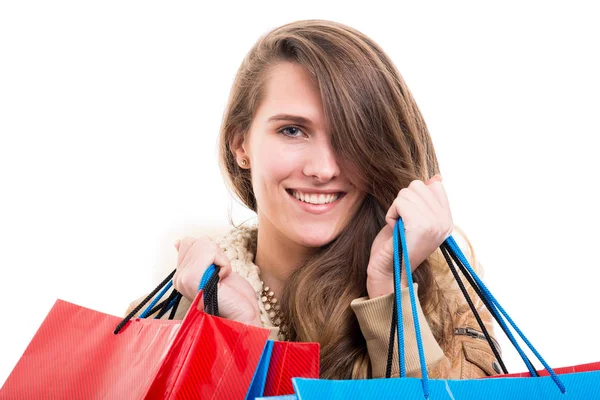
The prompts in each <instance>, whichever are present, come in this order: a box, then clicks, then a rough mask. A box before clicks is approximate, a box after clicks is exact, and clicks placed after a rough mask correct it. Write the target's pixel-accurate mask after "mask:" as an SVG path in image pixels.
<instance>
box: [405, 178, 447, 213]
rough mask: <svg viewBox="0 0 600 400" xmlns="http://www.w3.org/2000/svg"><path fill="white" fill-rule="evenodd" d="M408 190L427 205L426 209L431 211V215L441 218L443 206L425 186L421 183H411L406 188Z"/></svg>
mask: <svg viewBox="0 0 600 400" xmlns="http://www.w3.org/2000/svg"><path fill="white" fill-rule="evenodd" d="M408 188H409V189H411V190H412V191H414V192H415V193H416V194H417V195H418V196H419V197H420V198H421V200H422V201H423V202H424V203H425V204H427V207H429V209H430V210H431V213H432V214H433V215H436V216H441V215H440V214H441V213H442V211H443V210H442V207H443V205H442V204H441V203H440V202H439V200H438V199H437V196H436V195H435V194H434V192H433V191H432V190H431V189H430V187H429V186H427V185H426V184H425V183H423V181H418V180H415V181H412V182H411V183H410V185H409V186H408Z"/></svg>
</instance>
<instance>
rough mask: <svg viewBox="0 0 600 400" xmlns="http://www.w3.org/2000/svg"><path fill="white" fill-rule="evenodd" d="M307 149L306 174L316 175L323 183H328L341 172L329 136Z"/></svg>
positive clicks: (304, 171)
mask: <svg viewBox="0 0 600 400" xmlns="http://www.w3.org/2000/svg"><path fill="white" fill-rule="evenodd" d="M307 150H308V152H307V153H308V154H307V156H306V157H307V158H306V160H307V162H306V164H305V165H304V170H303V173H304V175H306V176H308V177H314V178H315V179H316V180H317V181H319V182H321V183H326V182H328V181H330V180H332V179H333V178H335V177H336V176H338V175H339V174H340V167H339V164H338V162H337V160H336V155H335V153H334V151H333V148H332V147H331V143H330V141H329V139H328V138H327V139H326V140H322V141H319V142H315V143H314V145H313V146H310V147H309V148H307Z"/></svg>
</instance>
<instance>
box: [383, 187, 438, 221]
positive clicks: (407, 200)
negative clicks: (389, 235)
mask: <svg viewBox="0 0 600 400" xmlns="http://www.w3.org/2000/svg"><path fill="white" fill-rule="evenodd" d="M410 214H413V215H420V216H421V218H425V219H427V220H430V219H431V218H432V215H431V214H432V213H431V211H430V210H429V208H428V207H427V206H426V205H424V204H423V202H422V200H421V198H420V197H419V196H418V195H417V194H416V193H414V192H412V191H411V190H409V189H406V190H404V189H403V190H401V191H400V194H399V195H398V197H397V198H396V200H394V203H392V206H391V207H390V209H389V210H388V212H387V215H386V217H385V220H386V222H387V223H388V225H390V226H391V227H392V228H394V226H395V225H396V222H397V221H398V218H400V217H401V216H402V217H403V219H404V217H406V216H408V215H410Z"/></svg>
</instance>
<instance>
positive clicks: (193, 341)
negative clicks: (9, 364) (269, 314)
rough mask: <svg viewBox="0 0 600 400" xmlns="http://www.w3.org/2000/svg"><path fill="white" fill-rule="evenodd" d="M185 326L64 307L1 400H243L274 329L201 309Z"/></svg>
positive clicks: (49, 320) (52, 316)
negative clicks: (121, 324) (126, 319)
mask: <svg viewBox="0 0 600 400" xmlns="http://www.w3.org/2000/svg"><path fill="white" fill-rule="evenodd" d="M201 296H202V292H199V293H198V296H197V297H196V298H195V299H194V301H193V303H192V305H191V306H190V308H189V311H188V313H187V314H186V316H185V318H184V319H183V320H182V321H172V320H161V319H133V320H131V321H130V322H129V323H127V325H125V327H124V328H123V329H122V330H121V332H120V333H119V334H117V335H115V334H113V331H114V329H115V326H117V324H119V322H120V321H121V320H122V318H120V317H115V316H112V315H108V314H104V313H100V312H97V311H94V310H91V309H88V308H85V307H80V306H78V305H75V304H72V303H68V302H66V301H62V300H58V301H57V302H56V303H55V305H54V306H53V308H52V310H51V311H50V313H49V314H48V316H47V317H46V319H45V320H44V322H43V323H42V325H41V326H40V328H39V330H38V331H37V333H36V334H35V336H34V338H33V339H32V341H31V343H30V344H29V346H28V347H27V349H26V350H25V352H24V354H23V356H22V357H21V359H20V360H19V361H18V363H17V365H16V366H15V368H14V369H13V371H12V372H11V374H10V376H9V377H8V379H7V381H6V382H5V384H4V386H3V387H2V389H1V390H0V399H11V400H12V399H24V398H26V399H42V398H44V399H46V398H59V399H188V398H202V399H244V397H245V395H246V392H247V390H248V387H249V385H250V382H251V381H252V377H253V374H254V371H255V368H256V366H257V364H258V361H259V359H260V356H261V354H262V351H263V348H264V346H265V343H266V341H267V337H268V335H269V331H268V330H267V329H263V328H258V327H253V326H249V325H245V324H241V323H238V322H235V321H230V320H226V319H222V318H219V317H214V316H212V315H209V314H207V313H204V312H202V311H199V310H198V309H197V305H198V301H199V298H200V297H201Z"/></svg>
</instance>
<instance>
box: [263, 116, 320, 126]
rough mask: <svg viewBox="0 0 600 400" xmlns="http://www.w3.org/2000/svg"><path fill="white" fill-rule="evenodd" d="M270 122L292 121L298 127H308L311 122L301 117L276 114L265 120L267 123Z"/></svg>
mask: <svg viewBox="0 0 600 400" xmlns="http://www.w3.org/2000/svg"><path fill="white" fill-rule="evenodd" d="M271 121H293V122H294V123H296V124H299V125H310V124H312V122H311V120H310V119H308V118H305V117H301V116H299V115H292V114H277V115H273V116H272V117H271V118H269V119H268V120H267V122H271Z"/></svg>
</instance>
